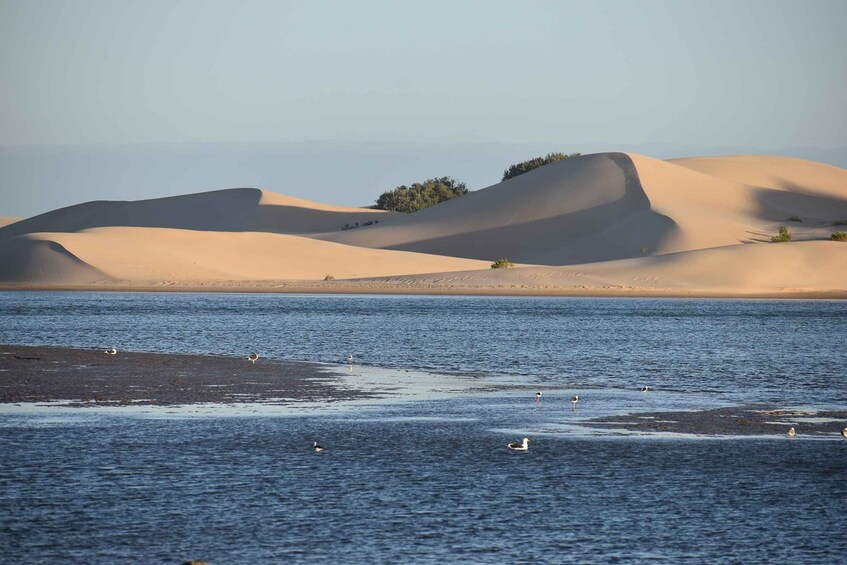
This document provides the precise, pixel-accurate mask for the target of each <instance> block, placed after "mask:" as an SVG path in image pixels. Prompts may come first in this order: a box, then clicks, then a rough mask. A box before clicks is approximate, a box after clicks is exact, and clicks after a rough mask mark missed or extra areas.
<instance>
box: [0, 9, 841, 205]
mask: <svg viewBox="0 0 847 565" xmlns="http://www.w3.org/2000/svg"><path fill="white" fill-rule="evenodd" d="M366 8H367V9H363V7H362V6H361V5H354V4H348V3H344V2H326V3H306V2H272V1H265V0H254V1H246V2H239V3H217V2H203V1H198V0H188V1H184V2H178V3H174V2H168V1H162V0H154V1H150V2H134V1H128V2H120V3H116V2H111V1H108V0H84V1H83V0H81V1H79V2H73V3H56V2H49V1H46V0H32V1H26V2H23V1H20V0H0V71H2V73H3V76H4V80H3V82H2V83H0V96H2V99H3V100H4V104H3V105H2V106H0V125H2V127H0V215H11V216H28V215H32V214H36V213H39V212H44V211H47V210H50V209H54V208H57V207H60V206H66V205H69V204H74V203H78V202H82V201H85V200H91V199H95V198H115V199H142V198H152V197H156V196H166V195H172V194H178V193H185V192H196V191H200V190H205V189H212V188H224V187H229V186H262V187H266V188H268V189H270V190H274V191H278V192H284V193H287V194H291V195H293V196H298V197H301V198H308V199H314V200H321V201H327V202H332V203H338V204H346V205H365V204H369V203H371V202H372V201H373V200H374V199H375V198H376V196H378V194H379V193H380V192H382V191H384V190H387V189H390V188H393V187H394V186H396V185H398V184H404V183H411V182H414V181H418V180H423V179H425V178H428V177H432V176H442V175H452V176H455V177H458V178H461V179H462V180H465V181H466V182H468V184H469V186H471V187H472V188H474V189H478V188H482V187H483V186H487V185H489V184H492V183H493V182H496V181H497V180H499V173H500V172H502V170H503V169H504V168H505V167H507V166H508V165H509V164H511V163H513V162H516V161H520V160H522V159H526V158H530V157H533V156H535V155H537V154H542V153H546V152H548V151H568V152H570V151H580V152H583V153H587V152H599V151H632V152H638V153H642V154H646V155H649V156H652V157H658V158H669V157H677V156H683V155H720V154H736V153H757V154H780V155H789V156H794V157H800V158H806V159H813V160H818V161H821V162H825V163H829V164H834V165H837V166H841V167H845V166H847V145H845V142H844V135H843V132H844V131H845V129H847V107H845V105H844V103H843V100H844V94H845V91H847V50H845V49H843V43H844V41H843V32H842V30H843V27H844V24H845V23H847V3H844V2H839V1H829V0H818V1H815V2H809V3H803V4H799V3H796V2H790V1H762V0H756V1H750V2H743V3H737V2H722V1H718V2H709V3H686V2H669V1H660V0H653V1H645V2H639V3H611V2H605V3H585V2H577V1H562V2H542V1H537V2H527V3H522V4H520V5H516V4H514V3H510V2H487V3H484V4H480V3H473V2H449V3H447V2H429V3H426V4H396V3H393V2H388V1H383V0H379V1H377V0H372V1H371V2H368V3H367V6H366ZM247 148H252V149H251V150H255V151H256V153H257V154H256V155H249V154H246V153H245V152H246V151H248V149H247ZM272 148H276V150H277V154H276V155H273V154H272V153H273V149H272ZM169 151H172V152H173V154H172V155H167V154H165V153H167V152H169ZM328 163H329V164H328Z"/></svg>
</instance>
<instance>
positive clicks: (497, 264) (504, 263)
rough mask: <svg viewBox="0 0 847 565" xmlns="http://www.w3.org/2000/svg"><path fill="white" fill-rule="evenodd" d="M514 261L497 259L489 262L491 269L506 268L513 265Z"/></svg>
mask: <svg viewBox="0 0 847 565" xmlns="http://www.w3.org/2000/svg"><path fill="white" fill-rule="evenodd" d="M514 266H515V265H514V263H512V262H510V261H509V260H508V259H506V258H503V259H497V260H496V261H494V262H493V263H491V268H492V269H508V268H510V267H514Z"/></svg>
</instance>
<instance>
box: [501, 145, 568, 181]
mask: <svg viewBox="0 0 847 565" xmlns="http://www.w3.org/2000/svg"><path fill="white" fill-rule="evenodd" d="M581 155H582V153H558V152H556V153H548V154H547V155H545V156H544V157H535V158H534V159H529V160H527V161H522V162H520V163H518V164H517V165H511V166H509V168H508V169H506V170H505V171H503V180H504V181H506V180H509V179H513V178H515V177H516V176H519V175H522V174H524V173H528V172H529V171H531V170H533V169H537V168H538V167H543V166H544V165H549V164H550V163H555V162H556V161H561V160H563V159H573V158H574V157H580V156H581Z"/></svg>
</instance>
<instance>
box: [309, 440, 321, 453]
mask: <svg viewBox="0 0 847 565" xmlns="http://www.w3.org/2000/svg"><path fill="white" fill-rule="evenodd" d="M312 449H314V450H315V453H320V452H321V451H323V450H324V448H323V447H321V446H320V445H318V442H316V441H313V442H312Z"/></svg>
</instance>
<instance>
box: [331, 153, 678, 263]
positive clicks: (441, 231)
mask: <svg viewBox="0 0 847 565" xmlns="http://www.w3.org/2000/svg"><path fill="white" fill-rule="evenodd" d="M674 230H675V226H674V222H673V220H671V219H670V218H668V217H666V216H663V215H661V214H658V213H656V212H655V211H654V210H652V209H651V207H650V201H649V199H648V198H647V196H646V195H645V192H644V189H643V188H642V186H641V183H640V182H639V178H638V172H637V171H636V169H635V166H634V165H633V162H632V159H631V158H630V157H629V156H628V155H625V154H622V153H603V154H597V155H589V156H585V157H581V158H579V159H569V160H565V161H559V162H557V163H552V164H550V165H547V166H545V167H541V168H539V169H536V170H534V171H531V172H529V173H526V174H524V175H521V176H519V177H516V178H514V179H511V180H509V181H506V182H503V183H499V184H496V185H494V186H491V187H488V188H486V189H483V190H480V191H477V192H474V193H472V194H470V195H467V196H463V197H461V198H457V199H455V200H451V201H448V202H444V203H442V204H439V205H438V206H434V207H432V208H428V209H426V210H422V211H420V212H416V213H415V214H409V215H406V216H401V217H393V218H391V219H390V220H387V221H385V222H383V223H380V224H379V225H378V226H374V227H373V228H370V229H368V230H362V231H358V230H351V231H348V232H334V233H329V234H323V235H321V236H320V237H322V238H324V239H327V240H330V241H337V242H341V243H347V244H350V245H357V246H364V247H377V248H384V249H403V250H407V251H419V252H423V253H434V254H442V255H452V256H458V257H471V258H475V259H487V260H491V259H496V258H498V257H508V258H509V259H511V260H513V261H518V262H522V263H538V264H547V265H562V264H570V263H584V262H589V261H604V260H609V259H618V258H622V257H634V256H637V255H639V254H640V253H641V251H640V250H641V248H643V247H647V248H649V249H654V248H657V247H659V246H660V245H662V242H663V241H664V240H665V239H667V238H668V237H671V236H672V234H673V233H674ZM636 231H637V235H638V237H637V239H636V238H633V237H632V235H633V234H634V233H635V232H636Z"/></svg>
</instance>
